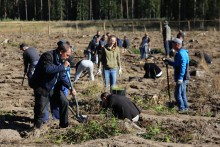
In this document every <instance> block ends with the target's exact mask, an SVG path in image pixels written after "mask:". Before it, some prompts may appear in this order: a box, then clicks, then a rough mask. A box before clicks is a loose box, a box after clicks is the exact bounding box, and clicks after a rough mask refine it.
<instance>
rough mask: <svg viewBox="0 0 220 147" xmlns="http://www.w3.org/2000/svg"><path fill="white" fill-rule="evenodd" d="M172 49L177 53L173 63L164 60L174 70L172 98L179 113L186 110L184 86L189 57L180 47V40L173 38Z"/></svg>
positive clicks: (186, 80)
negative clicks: (174, 84) (173, 97)
mask: <svg viewBox="0 0 220 147" xmlns="http://www.w3.org/2000/svg"><path fill="white" fill-rule="evenodd" d="M173 48H174V50H175V51H176V52H177V53H176V54H175V57H174V61H172V60H170V59H164V62H165V64H169V65H171V66H173V68H174V80H175V82H176V86H175V92H174V96H175V99H176V102H177V104H178V107H179V112H184V111H187V110H188V101H187V97H186V85H187V82H188V80H189V55H188V51H187V50H186V49H184V48H183V47H182V40H181V39H178V38H175V39H174V40H173Z"/></svg>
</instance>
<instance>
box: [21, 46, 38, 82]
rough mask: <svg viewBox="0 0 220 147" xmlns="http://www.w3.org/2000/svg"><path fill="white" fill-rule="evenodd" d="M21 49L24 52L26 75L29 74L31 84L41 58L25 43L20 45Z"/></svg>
mask: <svg viewBox="0 0 220 147" xmlns="http://www.w3.org/2000/svg"><path fill="white" fill-rule="evenodd" d="M19 47H20V50H22V51H23V61H24V73H25V74H27V77H28V83H29V82H30V79H31V77H32V75H33V74H34V70H35V66H36V65H37V62H38V60H39V58H40V56H39V54H38V52H37V50H36V49H35V48H33V47H28V45H27V44H25V43H22V44H20V46H19Z"/></svg>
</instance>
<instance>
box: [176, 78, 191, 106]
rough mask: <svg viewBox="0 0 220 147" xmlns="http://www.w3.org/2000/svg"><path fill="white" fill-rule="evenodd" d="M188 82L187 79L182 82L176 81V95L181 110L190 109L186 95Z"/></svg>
mask: <svg viewBox="0 0 220 147" xmlns="http://www.w3.org/2000/svg"><path fill="white" fill-rule="evenodd" d="M186 84H187V81H186V80H185V81H183V83H182V84H178V83H176V86H175V92H174V96H175V99H176V102H177V104H178V107H179V110H187V109H188V101H187V97H186Z"/></svg>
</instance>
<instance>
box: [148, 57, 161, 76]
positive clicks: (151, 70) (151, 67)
mask: <svg viewBox="0 0 220 147" xmlns="http://www.w3.org/2000/svg"><path fill="white" fill-rule="evenodd" d="M144 70H145V75H144V78H153V79H155V78H159V77H161V75H162V73H163V72H162V70H161V69H160V68H159V67H158V66H157V65H156V63H155V62H154V57H149V58H148V59H147V62H146V63H145V64H144Z"/></svg>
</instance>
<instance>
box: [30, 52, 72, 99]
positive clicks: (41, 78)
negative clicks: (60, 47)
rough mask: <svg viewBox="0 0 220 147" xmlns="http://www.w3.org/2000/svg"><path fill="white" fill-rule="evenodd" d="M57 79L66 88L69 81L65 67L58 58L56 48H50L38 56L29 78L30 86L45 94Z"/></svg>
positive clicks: (68, 85)
mask: <svg viewBox="0 0 220 147" xmlns="http://www.w3.org/2000/svg"><path fill="white" fill-rule="evenodd" d="M57 81H59V82H61V83H62V85H63V86H65V87H67V88H69V87H70V83H69V81H68V80H67V78H66V71H65V67H64V65H63V64H62V62H61V60H59V57H58V54H57V52H56V50H52V51H48V52H45V53H43V54H42V56H41V57H40V59H39V61H38V64H37V65H36V68H35V71H34V74H33V77H32V78H31V85H30V86H31V87H32V88H34V89H35V90H36V89H40V90H41V91H42V92H43V93H45V95H47V94H49V92H50V91H51V90H52V89H53V87H54V86H55V84H56V82H57Z"/></svg>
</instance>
